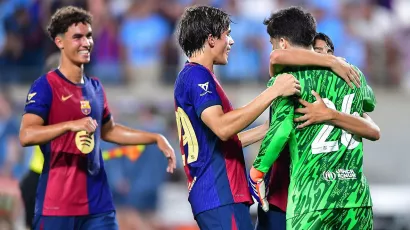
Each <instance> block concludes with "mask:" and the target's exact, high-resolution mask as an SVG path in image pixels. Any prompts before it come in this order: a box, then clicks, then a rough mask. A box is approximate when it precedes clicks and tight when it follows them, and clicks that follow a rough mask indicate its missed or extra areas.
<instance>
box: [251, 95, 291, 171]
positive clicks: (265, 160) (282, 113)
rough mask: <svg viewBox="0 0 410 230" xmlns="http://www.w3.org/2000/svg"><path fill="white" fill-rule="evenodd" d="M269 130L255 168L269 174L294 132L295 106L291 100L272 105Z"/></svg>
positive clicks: (279, 101) (287, 99)
mask: <svg viewBox="0 0 410 230" xmlns="http://www.w3.org/2000/svg"><path fill="white" fill-rule="evenodd" d="M271 114H272V116H271V120H270V125H269V130H268V132H267V133H266V135H265V138H263V140H262V144H261V146H260V149H259V153H258V155H257V157H256V159H255V161H254V163H253V167H254V168H255V169H257V170H259V171H261V172H264V173H267V172H268V171H269V169H270V167H271V166H272V165H273V163H274V162H275V161H276V159H277V158H278V157H279V154H280V152H281V151H282V150H283V148H284V147H285V145H286V143H287V141H288V139H289V136H290V133H291V132H292V130H293V127H294V124H293V117H294V105H293V102H292V101H291V99H290V98H281V99H278V100H276V101H274V102H273V103H272V106H271Z"/></svg>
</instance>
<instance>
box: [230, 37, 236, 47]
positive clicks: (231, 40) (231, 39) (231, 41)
mask: <svg viewBox="0 0 410 230" xmlns="http://www.w3.org/2000/svg"><path fill="white" fill-rule="evenodd" d="M233 44H235V41H234V40H233V38H232V37H230V38H229V45H230V46H232V45H233Z"/></svg>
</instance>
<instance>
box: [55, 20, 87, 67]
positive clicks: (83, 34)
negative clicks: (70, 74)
mask: <svg viewBox="0 0 410 230" xmlns="http://www.w3.org/2000/svg"><path fill="white" fill-rule="evenodd" d="M62 45H63V52H64V55H65V56H66V57H67V58H68V59H69V60H70V61H71V62H73V63H76V64H86V63H89V62H90V58H91V50H92V48H93V45H94V41H93V37H92V29H91V25H90V24H83V23H78V24H77V25H76V24H73V25H71V26H70V27H69V28H68V30H67V32H66V33H65V34H64V36H63V39H62ZM60 48H61V47H60Z"/></svg>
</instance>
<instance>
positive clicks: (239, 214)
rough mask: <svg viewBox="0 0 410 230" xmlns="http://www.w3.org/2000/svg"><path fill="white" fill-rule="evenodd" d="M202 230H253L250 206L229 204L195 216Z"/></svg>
mask: <svg viewBox="0 0 410 230" xmlns="http://www.w3.org/2000/svg"><path fill="white" fill-rule="evenodd" d="M195 219H196V222H197V223H198V226H199V228H200V229H201V230H249V229H253V226H252V219H251V215H250V214H249V206H248V205H246V204H242V203H239V204H229V205H224V206H221V207H218V208H215V209H211V210H208V211H205V212H201V213H199V214H198V215H196V216H195Z"/></svg>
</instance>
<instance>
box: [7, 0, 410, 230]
mask: <svg viewBox="0 0 410 230" xmlns="http://www.w3.org/2000/svg"><path fill="white" fill-rule="evenodd" d="M192 4H206V5H213V6H216V7H220V8H223V9H224V10H226V11H227V12H228V13H229V14H230V15H231V16H232V21H233V24H232V25H231V29H232V32H231V35H232V37H233V39H234V41H235V44H234V46H233V48H232V50H231V51H230V57H229V64H228V65H227V66H224V67H220V68H217V70H216V71H217V75H218V76H219V77H220V79H221V80H222V82H223V83H224V84H227V85H229V84H232V85H236V84H248V83H252V84H260V85H263V84H265V83H266V81H267V78H268V68H267V67H268V60H269V54H270V52H271V45H270V43H269V37H268V35H267V33H266V28H265V26H264V25H263V24H262V21H263V19H264V18H265V17H267V16H268V15H269V13H270V12H271V11H275V10H276V9H280V8H284V7H287V6H291V5H298V6H302V7H304V8H305V9H308V10H309V11H310V12H312V13H313V15H314V16H315V18H316V20H317V30H318V32H324V33H326V34H327V35H329V36H330V37H331V38H332V40H333V43H334V45H335V55H337V56H341V57H344V58H346V60H347V61H348V62H350V63H352V64H354V65H356V66H358V67H359V68H360V69H361V70H362V71H363V72H364V74H365V75H366V77H367V81H368V82H369V84H370V85H372V86H379V87H383V88H393V89H396V88H399V87H400V88H405V89H408V90H409V91H410V70H409V69H408V68H407V66H410V44H409V41H410V14H408V12H410V1H409V0H0V187H2V188H6V187H10V188H12V187H13V186H8V185H9V184H12V185H14V186H16V183H17V182H18V180H20V179H21V177H22V175H23V174H24V173H25V172H26V171H27V169H28V162H29V160H30V157H31V151H32V150H31V149H30V148H25V149H23V148H21V147H20V144H19V140H18V131H19V125H20V115H21V114H22V111H23V107H24V100H21V101H19V100H13V98H11V96H10V95H12V93H11V92H10V88H9V87H8V86H9V85H18V86H20V87H22V88H24V89H26V90H28V87H29V85H30V84H31V83H32V82H33V81H34V80H35V79H36V78H38V77H39V76H40V75H41V74H43V73H44V72H45V71H46V70H45V69H44V66H45V64H46V59H47V57H49V56H50V55H54V54H56V52H58V49H57V48H56V46H55V45H54V43H53V42H52V41H51V40H50V39H49V38H48V36H47V32H46V27H47V23H48V21H49V19H50V16H51V15H52V14H53V12H54V11H55V10H56V9H58V8H60V7H62V6H67V5H75V6H80V7H83V8H84V9H87V10H89V11H90V12H91V13H92V15H93V38H94V49H93V53H92V56H91V60H92V61H91V63H90V64H89V65H87V66H86V72H87V74H88V75H92V76H97V77H98V78H100V79H101V80H102V82H103V83H104V85H105V87H106V88H108V90H109V88H110V87H120V88H121V87H122V88H127V89H130V90H131V91H133V90H135V91H138V90H141V89H142V90H144V89H145V91H146V92H147V93H149V92H153V93H159V94H160V93H161V92H157V91H150V90H147V89H156V88H157V86H161V87H168V88H170V89H172V86H173V83H174V80H175V78H176V76H177V74H178V70H179V69H180V67H181V65H182V64H183V63H184V62H185V61H186V57H185V56H184V54H183V53H182V52H181V50H180V49H179V48H178V44H177V41H176V39H175V36H174V31H175V25H176V22H177V20H178V18H179V17H180V15H181V13H182V12H183V10H184V8H185V7H186V6H188V5H192ZM109 96H110V95H109ZM166 99H167V100H163V102H162V103H158V102H155V103H144V102H143V101H138V102H135V100H134V99H132V98H129V100H119V101H116V100H115V99H111V100H112V101H114V103H111V104H114V105H112V110H113V113H114V116H115V117H116V120H117V121H120V122H122V123H126V124H129V125H131V126H133V127H136V128H141V129H144V130H149V131H155V132H160V133H163V134H164V135H165V136H167V137H168V138H169V139H170V140H172V141H174V143H172V145H173V147H174V148H175V150H176V153H177V156H178V154H179V148H178V146H179V145H178V142H177V137H176V134H177V131H176V127H175V116H174V114H173V110H174V108H173V103H171V102H172V101H173V100H172V98H171V99H170V98H166ZM109 100H110V98H109ZM130 105H132V106H130ZM115 147H116V146H112V145H109V144H105V145H104V146H102V148H103V149H106V150H107V149H112V148H115ZM249 158H251V157H249ZM178 159H179V158H178ZM164 160H165V159H163V156H162V155H161V153H160V152H159V151H158V149H157V148H156V147H152V146H150V147H147V148H144V150H143V151H142V153H141V155H140V157H139V158H130V157H128V158H127V157H122V158H118V159H110V160H107V171H108V174H109V180H110V183H111V186H112V188H113V194H114V198H115V200H116V203H117V206H120V207H122V209H121V208H120V210H119V220H120V221H122V224H123V225H126V224H127V223H128V222H129V223H128V224H129V225H130V226H134V225H136V223H135V221H137V222H138V223H137V224H140V226H145V227H142V228H140V229H155V228H158V226H155V224H153V223H155V222H156V221H150V220H151V219H152V218H153V215H154V213H155V210H156V208H157V202H158V192H159V191H158V190H159V188H160V186H161V185H162V184H163V183H164V182H166V181H167V182H170V183H172V182H179V183H181V184H183V183H185V176H184V175H183V170H182V169H181V164H179V167H180V170H179V171H178V172H177V174H176V175H173V176H171V177H169V176H167V175H166V173H165V164H166V162H165V161H164ZM179 160H180V159H179ZM147 162H155V164H151V163H149V164H147ZM179 163H180V162H179ZM147 180H148V181H149V182H148V185H147ZM1 192H4V191H3V190H2V189H0V193H1ZM11 193H13V194H16V191H11ZM0 197H2V196H0ZM11 208H12V207H11V206H10V205H9V203H8V201H7V199H6V200H5V199H4V198H1V199H0V216H1V213H2V211H3V210H8V209H11ZM121 210H126V211H125V212H123V213H122V215H121ZM134 212H135V213H134ZM134 214H135V215H134ZM122 217H124V218H125V220H123V219H121V218H122ZM128 217H129V218H128ZM143 222H145V224H146V225H141V224H144V223H143ZM147 222H148V223H147ZM124 223H125V224H124ZM151 225H154V226H151ZM0 229H2V228H1V226H0ZM124 229H125V228H124Z"/></svg>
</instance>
